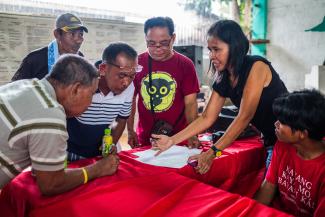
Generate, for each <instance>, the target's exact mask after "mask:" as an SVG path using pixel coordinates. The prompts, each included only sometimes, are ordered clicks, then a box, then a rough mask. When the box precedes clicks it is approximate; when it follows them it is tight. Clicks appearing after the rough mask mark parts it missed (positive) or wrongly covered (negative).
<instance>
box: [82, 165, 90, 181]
mask: <svg viewBox="0 0 325 217" xmlns="http://www.w3.org/2000/svg"><path fill="white" fill-rule="evenodd" d="M81 169H82V173H83V174H84V184H86V183H87V182H88V173H87V170H86V169H85V168H84V167H83V168H81Z"/></svg>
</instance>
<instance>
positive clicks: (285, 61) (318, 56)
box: [267, 0, 325, 90]
mask: <svg viewBox="0 0 325 217" xmlns="http://www.w3.org/2000/svg"><path fill="white" fill-rule="evenodd" d="M324 16H325V0H269V1H268V23H267V25H268V28H267V29H268V33H267V38H268V39H270V43H269V44H268V45H267V58H268V59H269V60H270V61H271V62H272V64H273V66H274V68H275V69H276V70H277V71H278V73H279V74H280V76H281V78H282V79H283V80H284V82H285V83H286V85H287V87H288V89H289V90H296V89H301V88H304V84H305V74H307V73H310V72H311V68H312V66H313V65H322V63H323V61H324V59H325V32H305V30H306V29H310V28H312V27H314V26H316V25H318V24H320V23H321V22H322V20H323V17H324Z"/></svg>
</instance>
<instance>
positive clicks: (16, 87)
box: [0, 79, 68, 188]
mask: <svg viewBox="0 0 325 217" xmlns="http://www.w3.org/2000/svg"><path fill="white" fill-rule="evenodd" d="M67 139H68V134H67V131H66V115H65V112H64V109H63V107H62V106H61V105H60V104H59V103H58V102H57V100H56V95H55V91H54V88H53V87H52V85H51V84H50V83H49V82H48V81H47V80H46V79H42V80H38V79H33V80H20V81H16V82H13V83H9V84H6V85H4V86H2V87H0V141H1V143H0V188H2V187H3V186H4V185H5V184H6V183H8V182H9V181H10V180H11V179H13V178H14V177H15V176H16V175H18V174H19V173H20V172H21V171H22V170H23V169H25V168H26V167H28V166H30V165H32V167H33V168H34V169H36V170H41V171H57V170H61V169H63V168H64V161H65V158H66V148H67V143H66V141H67Z"/></svg>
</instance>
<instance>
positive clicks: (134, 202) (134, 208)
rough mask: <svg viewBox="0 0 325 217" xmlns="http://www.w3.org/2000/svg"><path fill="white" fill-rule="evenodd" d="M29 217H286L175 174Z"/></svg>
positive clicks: (135, 181) (106, 189)
mask: <svg viewBox="0 0 325 217" xmlns="http://www.w3.org/2000/svg"><path fill="white" fill-rule="evenodd" d="M30 216H31V217H44V216H46V217H52V216H53V217H54V216H60V217H71V216H78V217H92V216H114V217H119V216H121V217H126V216H143V217H153V216H154V217H159V216H171V217H172V216H175V217H179V216H236V217H237V216H263V217H267V216H279V217H280V216H283V217H284V216H288V215H287V214H285V213H282V212H280V211H277V210H275V209H272V208H269V207H266V206H263V205H261V204H258V203H257V202H256V201H254V200H252V199H249V198H247V197H241V196H239V195H235V194H231V193H228V192H225V191H222V190H219V189H216V188H213V187H211V186H208V185H205V184H203V183H200V182H198V181H196V180H193V179H189V178H186V177H184V176H180V175H178V174H176V173H174V172H169V173H165V174H155V175H149V176H142V177H136V178H131V179H126V180H123V181H120V182H115V183H111V184H106V185H102V186H97V187H95V188H92V189H91V190H88V191H82V192H80V193H79V194H76V195H75V196H74V197H71V198H68V199H65V200H61V201H58V202H56V203H55V204H50V205H47V206H44V207H40V208H38V209H35V210H33V211H32V212H31V213H30Z"/></svg>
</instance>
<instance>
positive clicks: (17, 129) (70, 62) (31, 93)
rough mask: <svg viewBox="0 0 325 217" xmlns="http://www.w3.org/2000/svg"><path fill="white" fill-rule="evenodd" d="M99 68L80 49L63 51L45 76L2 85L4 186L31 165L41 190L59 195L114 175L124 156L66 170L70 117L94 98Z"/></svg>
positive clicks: (0, 176)
mask: <svg viewBox="0 0 325 217" xmlns="http://www.w3.org/2000/svg"><path fill="white" fill-rule="evenodd" d="M97 86H98V72H97V70H96V69H95V67H93V66H92V65H91V64H90V63H89V62H88V61H86V60H85V59H83V58H82V57H79V56H78V55H74V54H67V55H63V56H62V57H60V58H59V59H58V61H57V62H56V63H55V65H54V66H53V68H52V70H51V73H50V74H49V75H48V76H47V77H46V78H44V79H42V80H38V79H31V80H20V81H15V82H13V83H9V84H6V85H4V86H1V87H0V141H1V142H0V189H1V188H2V187H4V186H5V185H6V184H7V183H8V182H10V180H12V179H13V178H14V177H15V176H17V175H18V174H19V173H21V172H22V171H23V170H24V169H25V168H27V167H28V166H30V165H31V167H32V169H33V171H34V173H35V176H36V180H37V184H38V186H39V188H40V191H41V192H42V194H44V195H54V194H59V193H62V192H65V191H68V190H70V189H72V188H75V187H77V186H79V185H81V184H85V183H87V182H88V181H89V180H91V179H94V178H97V177H101V176H105V175H111V174H113V173H115V171H116V170H117V167H118V164H119V159H118V157H117V156H115V155H110V156H108V157H106V158H103V159H102V160H99V161H97V162H96V163H94V164H92V165H89V166H86V167H83V168H78V169H71V170H70V169H69V170H66V169H65V166H64V165H65V159H66V149H67V142H66V141H67V139H68V134H67V130H66V118H67V117H73V116H78V115H80V114H81V113H82V112H84V111H85V110H86V108H87V107H88V106H89V104H90V103H91V99H92V96H93V94H94V93H95V92H96V90H97Z"/></svg>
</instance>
